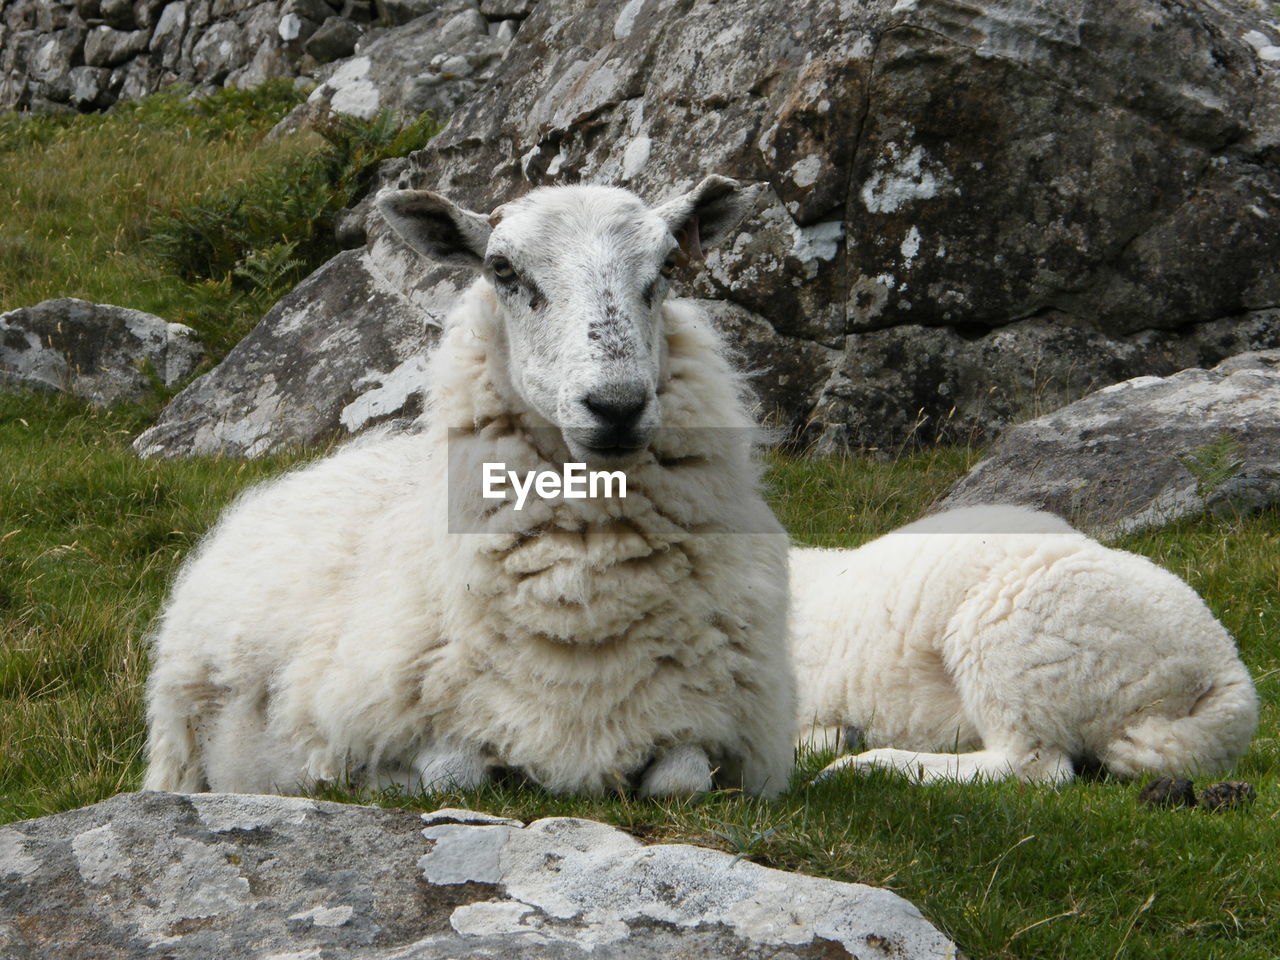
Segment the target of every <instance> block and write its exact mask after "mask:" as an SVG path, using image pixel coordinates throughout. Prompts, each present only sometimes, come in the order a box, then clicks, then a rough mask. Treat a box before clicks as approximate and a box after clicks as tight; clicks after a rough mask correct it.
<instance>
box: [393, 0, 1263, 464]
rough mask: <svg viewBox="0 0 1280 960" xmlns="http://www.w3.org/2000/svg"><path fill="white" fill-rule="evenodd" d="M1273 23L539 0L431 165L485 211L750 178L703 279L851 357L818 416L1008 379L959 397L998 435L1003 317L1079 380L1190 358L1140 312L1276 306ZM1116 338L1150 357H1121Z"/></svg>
mask: <svg viewBox="0 0 1280 960" xmlns="http://www.w3.org/2000/svg"><path fill="white" fill-rule="evenodd" d="M1275 44H1280V33H1277V32H1276V29H1275V27H1274V26H1273V25H1271V24H1270V23H1269V22H1267V21H1264V18H1263V17H1262V16H1261V15H1260V14H1259V12H1258V11H1257V10H1256V9H1254V8H1252V7H1250V6H1249V5H1247V4H1235V3H1207V2H1191V3H1186V4H1179V5H1177V6H1175V7H1170V6H1169V5H1167V4H1165V3H1163V2H1159V0H1071V2H1069V3H1065V4H1064V3H1062V2H1060V0H1012V2H999V3H995V2H990V3H988V2H982V0H979V2H977V3H973V2H963V3H962V2H959V0H906V2H890V0H875V2H868V3H861V4H840V3H836V2H834V0H798V2H795V3H792V4H788V5H786V7H785V8H781V7H778V6H776V5H771V4H759V3H755V2H753V0H722V2H720V3H716V4H706V5H697V6H695V7H692V8H690V7H689V6H688V5H687V4H684V3H677V2H674V0H670V2H668V0H647V2H641V0H634V2H622V0H615V2H612V3H603V4H587V3H584V2H582V0H542V2H540V3H539V4H538V5H537V6H536V7H534V8H533V10H532V13H531V14H530V15H529V17H528V19H527V20H525V22H524V23H523V25H522V26H521V28H520V34H519V38H518V40H517V41H516V42H515V43H514V44H513V45H512V46H511V48H510V50H509V52H508V53H507V55H506V56H505V58H504V59H503V61H502V63H501V64H500V66H499V67H498V68H497V72H496V74H495V77H494V79H493V80H492V81H491V83H490V84H489V85H488V86H487V87H486V88H485V93H484V95H483V96H477V97H475V98H473V99H471V100H469V101H468V102H467V103H466V104H465V105H463V107H462V109H461V111H460V112H459V113H458V114H457V115H456V116H455V117H454V120H453V121H452V122H451V123H450V125H449V127H448V128H447V129H446V130H445V131H444V133H442V134H441V135H440V136H439V137H437V138H436V139H435V140H434V141H433V142H432V143H431V144H430V145H429V146H428V147H427V148H426V149H425V150H424V151H422V152H421V153H420V154H419V155H418V156H416V157H415V163H416V165H417V168H418V175H417V176H416V178H415V179H416V181H417V182H418V183H420V184H422V185H428V186H431V187H433V188H436V189H440V190H442V191H443V192H446V193H449V194H451V195H453V196H456V197H458V198H460V199H461V200H463V201H464V202H466V203H468V204H469V205H470V206H472V207H473V208H475V209H488V208H489V207H491V206H492V205H494V204H496V203H499V202H502V201H505V200H507V199H509V198H511V197H513V196H515V195H518V194H520V193H522V192H524V191H526V190H528V189H529V187H530V186H531V185H538V184H544V183H556V182H566V181H579V180H581V181H599V182H610V183H623V184H626V185H628V186H631V187H633V188H635V189H636V190H637V191H638V192H640V193H641V194H644V195H647V196H650V197H655V196H663V195H665V194H668V193H670V192H673V191H674V190H676V189H679V188H682V187H685V186H687V185H689V184H690V183H692V182H693V181H694V180H695V179H697V178H698V177H699V176H701V175H702V174H703V173H705V172H708V171H716V172H720V173H726V174H729V175H732V176H737V177H741V178H745V179H756V180H762V181H764V182H766V184H767V186H768V189H767V190H766V191H765V199H764V202H762V204H761V207H760V209H759V210H758V212H757V215H756V217H755V219H754V221H753V222H752V223H750V224H749V225H748V226H747V228H746V231H745V234H744V236H743V237H742V238H741V239H740V240H739V241H738V242H737V243H735V244H733V245H731V246H729V247H727V248H726V249H723V250H721V251H714V252H713V253H712V255H711V257H710V259H709V263H708V269H707V270H706V271H705V272H704V273H703V274H702V276H701V277H700V278H699V279H698V280H697V281H696V282H695V284H694V285H693V287H692V288H691V290H690V292H691V293H693V294H695V295H698V296H702V297H708V298H716V299H725V300H728V301H731V302H733V303H735V304H737V305H739V306H741V307H742V308H744V309H746V310H748V311H750V312H751V313H753V314H755V315H757V316H759V317H761V318H763V319H764V320H765V321H766V322H768V323H769V324H770V325H771V326H773V327H774V329H775V330H776V331H777V333H778V334H779V335H781V336H783V337H786V338H791V339H793V340H805V341H809V342H811V343H814V344H818V345H822V346H825V347H828V348H831V349H835V350H840V351H842V352H843V353H844V354H845V355H846V358H847V362H845V363H843V364H842V365H840V367H839V368H838V369H836V370H835V371H834V372H833V373H831V375H830V381H829V382H819V379H818V378H820V377H822V376H824V372H825V370H826V367H825V366H822V367H819V368H817V369H816V370H815V371H814V382H813V383H812V384H811V386H812V387H813V388H814V390H813V393H814V395H815V397H818V398H820V402H817V403H816V405H815V406H814V407H813V408H812V409H811V410H810V411H808V412H807V415H806V416H805V417H804V418H803V420H804V422H805V423H807V424H808V425H809V427H808V438H809V439H813V438H819V439H821V441H822V443H824V444H827V445H830V446H837V445H839V443H840V442H848V443H853V444H858V445H871V446H880V447H885V446H894V445H897V444H900V443H902V442H903V441H904V440H906V439H907V438H908V437H911V436H913V435H918V434H913V431H915V429H916V428H915V425H916V423H917V420H918V419H919V418H918V417H917V413H918V412H919V411H923V414H924V416H925V417H926V418H927V422H928V423H933V424H937V423H941V422H942V421H943V420H945V419H946V418H947V415H948V414H949V412H950V410H951V408H952V407H953V406H955V405H956V402H955V399H954V397H955V395H956V394H957V393H964V394H970V395H973V396H975V397H976V396H977V395H978V393H979V392H980V391H981V390H986V389H989V388H991V387H995V388H996V390H997V392H998V393H999V394H1000V395H1001V397H1002V398H1004V399H1002V401H1001V403H998V404H995V405H994V406H993V405H992V404H989V403H986V402H985V401H984V402H983V403H982V404H979V403H977V401H976V400H973V401H966V402H967V403H968V404H969V406H968V408H967V409H962V410H961V411H960V412H961V413H962V414H963V416H962V420H964V421H965V425H964V429H965V430H966V431H968V430H970V429H971V428H974V427H976V428H977V430H978V432H979V433H980V434H981V435H983V436H989V435H990V434H991V432H992V431H994V430H996V429H998V428H999V427H1000V425H1001V423H1002V421H1004V420H1005V419H1007V418H1008V417H1009V416H1017V415H1022V414H1024V413H1025V412H1026V409H1024V408H1018V407H1017V406H1016V405H1015V404H1013V403H1012V402H1011V400H1010V398H1013V397H1014V396H1016V395H1018V394H1020V393H1023V392H1025V387H1026V386H1027V380H1028V377H1029V374H1028V370H1027V368H1028V366H1029V364H1030V362H1031V360H1030V358H1027V359H1026V360H1025V361H1019V362H1018V364H1016V366H1015V369H1013V370H1011V371H1009V372H1008V373H1006V371H1005V368H1003V367H1001V366H999V365H997V366H996V367H995V368H991V367H989V366H987V365H986V361H985V360H981V358H979V357H978V356H977V354H978V353H985V354H987V359H990V358H991V356H992V355H993V354H994V355H998V354H999V353H1000V351H1001V350H1002V349H1003V345H1004V344H1005V343H1006V342H1007V341H1008V340H1009V339H1010V338H1008V337H1004V338H1001V339H999V340H991V341H989V342H988V343H987V344H985V345H981V346H978V347H967V346H965V345H966V344H972V343H977V342H978V341H981V340H982V339H983V338H985V337H987V335H988V331H993V330H999V329H1000V328H1002V327H1007V326H1009V325H1011V324H1019V323H1022V322H1024V321H1027V320H1029V319H1031V320H1035V319H1040V320H1044V321H1045V323H1046V324H1049V325H1051V326H1053V327H1057V328H1061V330H1062V332H1061V333H1060V334H1053V335H1052V336H1048V335H1046V336H1041V335H1038V334H1037V335H1031V334H1027V335H1021V334H1019V335H1017V336H1015V337H1014V338H1013V339H1015V340H1027V341H1030V342H1031V345H1032V346H1033V347H1034V352H1036V353H1038V352H1040V350H1041V347H1043V348H1044V349H1045V351H1048V350H1049V349H1050V348H1051V347H1052V342H1051V341H1054V340H1057V341H1060V342H1061V343H1063V344H1065V345H1068V346H1069V345H1070V344H1071V343H1072V342H1074V341H1078V340H1081V339H1084V340H1086V341H1091V342H1092V343H1094V344H1096V345H1097V346H1098V347H1099V348H1102V350H1101V351H1100V352H1092V351H1091V352H1089V353H1087V354H1086V353H1084V352H1083V351H1080V350H1076V351H1073V352H1071V353H1070V354H1069V355H1068V356H1064V357H1059V358H1055V359H1054V361H1053V364H1051V366H1054V365H1056V367H1057V368H1058V370H1057V371H1055V378H1056V379H1059V380H1061V379H1062V377H1061V376H1060V375H1059V373H1060V371H1061V370H1062V369H1063V368H1065V367H1067V366H1068V365H1070V366H1072V367H1073V369H1075V370H1076V373H1075V374H1074V376H1073V379H1074V380H1075V381H1076V382H1078V383H1080V384H1081V385H1082V386H1083V387H1086V388H1087V387H1088V386H1089V385H1097V384H1102V383H1106V382H1108V381H1109V380H1112V379H1114V378H1117V377H1120V378H1123V377H1125V376H1130V375H1133V374H1135V373H1157V372H1158V373H1167V372H1170V370H1171V369H1176V368H1170V367H1169V366H1168V365H1167V364H1168V361H1167V359H1166V356H1167V353H1168V352H1169V351H1168V350H1167V349H1166V347H1165V344H1164V338H1163V337H1161V336H1154V335H1148V334H1147V333H1146V332H1147V331H1181V332H1184V334H1185V337H1186V338H1189V339H1195V334H1194V333H1193V332H1192V330H1191V328H1192V327H1193V326H1194V325H1196V324H1201V323H1205V322H1210V321H1219V320H1223V318H1230V317H1237V316H1241V315H1242V314H1247V313H1249V312H1250V311H1256V310H1260V309H1264V308H1268V307H1270V306H1272V305H1274V304H1277V303H1280V296H1278V294H1280V290H1278V289H1277V287H1278V285H1280V232H1278V231H1276V230H1275V229H1274V227H1273V224H1274V223H1275V222H1276V219H1277V218H1278V217H1280V172H1278V170H1277V163H1276V162H1277V159H1278V158H1280V85H1278V83H1277V69H1278V67H1280V62H1278V61H1276V60H1274V59H1273V58H1270V57H1269V54H1268V53H1267V52H1266V51H1268V50H1270V49H1273V48H1274V47H1273V46H1269V45H1275ZM1223 322H1228V321H1225V320H1223ZM1245 322H1246V323H1250V322H1252V321H1251V320H1249V319H1246V321H1245ZM885 330H892V331H893V332H892V333H886V334H882V335H881V336H879V337H876V336H870V335H871V334H875V333H877V332H879V331H885ZM1075 331H1083V334H1080V335H1077V333H1076V332H1075ZM1131 338H1136V339H1131ZM1144 338H1145V339H1144ZM1175 339H1176V338H1175ZM1237 339H1239V338H1237ZM1110 343H1123V344H1131V345H1134V346H1136V347H1138V348H1140V349H1137V350H1128V349H1126V350H1125V351H1124V352H1125V353H1129V354H1131V356H1132V359H1131V360H1130V361H1128V362H1126V363H1119V364H1118V363H1116V362H1114V361H1113V359H1112V358H1110V357H1108V356H1107V355H1106V353H1105V348H1106V346H1107V345H1108V344H1110ZM887 344H893V346H891V347H890V346H887ZM1144 344H1145V345H1146V346H1145V347H1144V346H1143V345H1144ZM868 348H869V354H870V357H871V358H874V357H875V356H876V355H878V356H879V357H881V358H882V362H881V363H879V364H878V365H877V364H876V362H875V361H874V359H870V358H869V357H868ZM1147 348H1149V349H1147ZM956 350H959V351H960V352H962V353H964V354H967V356H966V357H965V358H964V359H962V360H959V361H957V360H955V359H953V357H952V356H951V354H952V353H953V352H954V351H956ZM1221 356H1222V355H1221V354H1220V355H1219V357H1218V358H1219V359H1220V358H1221ZM938 370H941V371H943V374H944V376H943V379H944V381H946V382H944V383H941V384H939V385H938V386H940V387H944V388H945V389H943V390H939V391H936V392H934V391H931V390H930V387H931V386H932V384H931V382H930V378H931V377H932V376H933V374H934V372H935V371H938ZM978 375H980V376H978ZM984 409H995V411H996V412H995V414H994V416H992V417H990V418H989V417H988V415H987V414H986V413H984V412H983V410H984ZM882 414H883V415H882ZM926 439H927V437H926Z"/></svg>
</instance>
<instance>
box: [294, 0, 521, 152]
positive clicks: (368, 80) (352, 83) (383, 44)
mask: <svg viewBox="0 0 1280 960" xmlns="http://www.w3.org/2000/svg"><path fill="white" fill-rule="evenodd" d="M429 6H430V7H431V9H430V11H429V12H426V13H424V14H423V15H421V16H419V17H417V18H416V19H413V20H411V21H409V22H407V23H405V24H404V25H403V26H399V27H397V28H396V29H393V30H383V31H378V32H375V33H370V34H368V35H367V36H365V37H363V38H362V39H360V41H359V42H358V43H357V44H356V47H355V53H356V55H355V56H354V57H351V58H349V59H346V60H342V61H339V62H337V63H335V64H331V65H328V66H326V67H324V68H322V69H321V71H320V72H319V73H318V75H317V76H318V79H319V80H320V81H321V82H320V85H319V86H317V87H316V89H315V90H313V91H312V93H311V95H310V97H309V98H308V102H307V103H306V104H304V105H303V106H302V107H300V108H299V109H298V110H297V111H295V113H294V115H292V116H291V117H290V118H288V119H287V120H286V121H284V126H285V128H292V127H297V126H299V125H300V124H302V123H304V122H305V121H306V120H308V119H309V118H313V117H315V116H317V115H319V114H320V113H322V112H324V111H326V110H332V111H334V112H337V113H343V114H348V115H350V116H355V117H361V118H363V119H369V118H371V117H373V116H374V115H375V114H377V113H378V112H379V111H382V110H389V111H391V112H392V113H395V114H397V115H399V116H401V117H404V118H406V119H412V118H415V117H417V116H418V115H419V114H421V113H424V112H426V111H431V113H432V114H433V115H435V116H436V117H437V118H438V119H440V120H441V121H442V122H443V121H444V120H447V119H448V118H449V117H450V116H451V115H452V114H453V113H454V112H455V111H456V110H458V108H459V107H461V106H462V105H463V104H464V103H466V102H468V101H470V100H473V99H475V98H476V97H477V96H479V95H480V90H481V89H482V87H483V86H484V84H485V82H486V81H488V79H489V78H490V76H491V75H492V71H493V69H494V67H495V65H496V64H497V62H498V60H499V59H500V58H501V57H502V54H503V52H504V51H505V50H506V48H507V45H508V44H507V41H505V40H502V39H499V38H498V37H494V36H490V35H489V27H488V23H487V22H486V21H485V19H484V17H483V16H481V15H480V13H479V11H478V10H477V9H476V6H475V4H474V2H472V0H442V2H433V3H431V4H430V5H429ZM316 56H317V59H319V55H318V54H317V55H316Z"/></svg>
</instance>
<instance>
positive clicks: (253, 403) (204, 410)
mask: <svg viewBox="0 0 1280 960" xmlns="http://www.w3.org/2000/svg"><path fill="white" fill-rule="evenodd" d="M382 252H383V251H382V250H378V249H375V250H374V251H373V252H369V251H364V250H359V251H356V250H350V251H346V252H344V253H342V254H339V255H338V257H336V258H335V259H334V260H332V261H330V262H329V263H328V264H326V265H325V266H324V267H322V268H321V269H320V270H318V271H316V272H315V273H314V274H312V275H311V276H310V277H308V278H307V279H306V280H304V281H303V282H302V283H301V284H300V285H299V286H298V287H297V288H296V289H295V290H294V291H293V292H292V293H290V294H289V295H287V296H286V297H285V298H284V299H283V300H281V301H280V302H279V303H278V304H276V305H275V306H274V307H273V308H272V309H271V311H270V312H269V313H268V314H267V316H266V317H265V318H263V320H262V322H261V323H259V324H258V326H257V327H255V328H254V330H253V332H252V333H251V334H250V335H249V336H248V337H246V338H245V339H244V340H242V341H241V342H240V343H239V344H238V345H237V346H236V347H235V349H233V350H232V351H231V353H230V354H228V356H227V358H226V359H225V360H224V361H223V362H222V363H221V364H220V365H219V366H218V367H217V368H216V369H214V370H212V371H211V372H209V373H207V374H205V375H204V376H203V377H201V378H199V379H198V380H196V381H195V382H193V383H192V384H191V385H190V386H189V387H187V389H186V390H184V391H183V392H182V393H180V394H178V396H177V397H175V398H174V399H173V401H172V402H171V403H170V404H169V406H168V407H167V408H166V409H165V411H164V413H163V414H162V415H161V417H160V419H159V421H158V422H157V423H156V425H155V426H154V427H152V428H151V429H149V430H147V431H146V432H145V433H143V434H142V435H141V436H139V437H138V439H137V440H136V441H135V442H134V449H135V450H137V451H138V453H140V454H141V455H143V456H161V457H170V456H178V455H186V454H224V455H230V456H246V457H254V456H261V455H263V454H266V453H270V452H272V451H275V450H279V449H282V448H285V447H288V446H292V445H297V444H307V443H315V442H318V441H320V440H323V439H326V438H328V437H331V436H333V435H335V433H336V434H342V433H350V432H354V431H357V430H360V429H362V428H364V427H365V426H368V425H370V424H373V423H380V422H383V421H384V420H387V419H388V418H391V417H394V416H405V417H408V416H411V415H412V414H414V413H416V412H418V411H420V410H421V398H422V390H423V388H424V386H425V380H424V379H423V372H422V367H421V364H420V362H419V361H418V360H417V359H415V358H417V357H420V356H421V354H422V353H423V351H425V350H426V349H427V348H429V347H430V346H432V345H434V343H435V342H436V340H437V338H438V336H439V330H440V323H441V320H442V319H443V314H444V312H445V310H446V309H447V303H441V302H437V301H434V300H432V299H430V298H429V297H419V298H418V299H417V300H416V301H415V300H411V299H410V298H408V297H406V296H405V295H404V294H403V293H402V292H401V290H402V289H404V288H405V287H407V286H408V285H409V284H408V283H407V281H406V280H405V278H404V277H403V276H402V275H401V274H402V272H403V271H405V270H409V269H417V268H418V265H417V263H416V262H415V261H413V260H411V259H410V258H409V257H407V256H404V255H403V254H400V253H399V252H398V251H396V252H395V255H391V254H388V255H386V256H382V255H380V254H382ZM433 289H435V290H436V292H437V293H438V294H439V295H440V296H443V297H445V298H447V299H448V300H451V299H452V298H453V297H454V296H456V294H457V292H458V290H457V288H456V287H451V286H449V284H448V283H447V282H445V283H444V284H442V285H438V286H435V287H433Z"/></svg>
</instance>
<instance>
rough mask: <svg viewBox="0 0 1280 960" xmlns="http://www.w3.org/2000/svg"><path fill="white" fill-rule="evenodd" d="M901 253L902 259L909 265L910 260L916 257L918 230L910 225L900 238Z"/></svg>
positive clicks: (918, 249) (918, 239) (918, 248)
mask: <svg viewBox="0 0 1280 960" xmlns="http://www.w3.org/2000/svg"><path fill="white" fill-rule="evenodd" d="M899 251H900V252H901V253H902V259H903V261H904V262H905V263H906V264H907V265H908V266H910V264H911V261H912V260H914V259H915V258H916V255H917V254H918V253H919V252H920V231H919V230H918V229H916V228H915V227H912V228H911V229H910V230H908V231H907V235H906V237H904V238H903V240H902V246H901V247H900V248H899Z"/></svg>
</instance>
